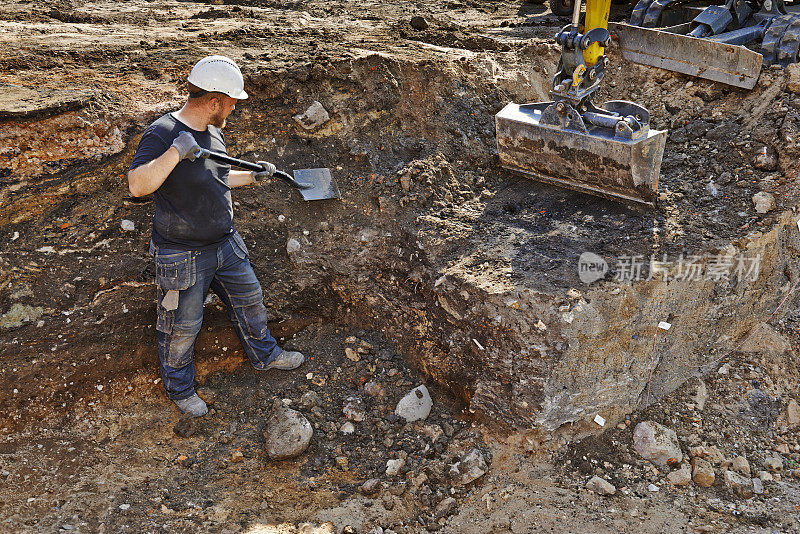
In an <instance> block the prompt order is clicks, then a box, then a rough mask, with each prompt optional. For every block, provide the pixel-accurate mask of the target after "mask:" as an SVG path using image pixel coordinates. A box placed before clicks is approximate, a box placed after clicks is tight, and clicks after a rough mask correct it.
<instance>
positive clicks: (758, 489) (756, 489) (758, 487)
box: [750, 478, 764, 495]
mask: <svg viewBox="0 0 800 534" xmlns="http://www.w3.org/2000/svg"><path fill="white" fill-rule="evenodd" d="M750 482H751V483H752V484H753V494H754V495H763V494H764V483H763V482H762V481H761V479H760V478H753V479H751V481H750Z"/></svg>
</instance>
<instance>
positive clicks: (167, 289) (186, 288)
mask: <svg viewBox="0 0 800 534" xmlns="http://www.w3.org/2000/svg"><path fill="white" fill-rule="evenodd" d="M150 252H151V254H152V255H153V256H154V258H155V263H156V286H157V292H158V319H157V322H156V331H157V332H156V333H157V337H158V356H159V359H160V360H161V378H162V380H163V381H164V389H165V390H166V391H167V397H169V398H170V399H173V400H181V399H185V398H188V397H191V396H192V395H193V394H194V378H195V370H194V343H195V338H196V337H197V334H198V333H199V332H200V328H201V327H202V324H203V304H204V302H205V298H206V294H207V293H208V290H209V288H210V289H211V290H212V291H214V293H216V294H217V296H219V298H220V299H221V300H222V302H223V303H225V306H226V307H227V308H228V314H229V315H230V318H231V321H232V322H233V326H234V328H235V329H236V334H237V335H238V336H239V339H240V340H241V342H242V346H243V347H244V351H245V353H246V354H247V357H248V358H249V359H250V363H251V364H252V365H253V367H255V368H256V369H264V368H266V366H267V365H268V364H269V363H270V362H272V361H273V360H274V359H275V358H277V357H278V356H280V354H281V353H282V352H283V350H282V349H281V348H280V347H278V344H277V342H276V341H275V338H273V337H272V334H270V332H269V328H267V309H266V308H265V307H264V297H263V294H262V291H261V285H260V284H259V283H258V279H256V275H255V273H254V272H253V267H252V266H251V265H250V261H249V260H248V252H247V247H245V244H244V241H243V240H242V237H241V236H240V235H239V233H238V232H234V233H233V234H231V236H230V237H228V238H227V239H226V240H225V241H224V242H223V243H222V244H221V245H220V246H219V247H217V248H212V249H206V250H174V249H167V248H163V247H157V246H155V245H154V244H153V243H151V245H150ZM176 297H177V302H176ZM176 304H177V306H176Z"/></svg>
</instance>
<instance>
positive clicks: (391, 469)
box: [386, 458, 406, 477]
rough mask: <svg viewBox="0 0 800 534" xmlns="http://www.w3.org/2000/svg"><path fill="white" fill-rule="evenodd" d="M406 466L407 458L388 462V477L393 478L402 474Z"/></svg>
mask: <svg viewBox="0 0 800 534" xmlns="http://www.w3.org/2000/svg"><path fill="white" fill-rule="evenodd" d="M404 465H406V460H405V458H397V459H395V460H387V461H386V476H389V477H393V476H397V475H398V474H399V473H400V470H401V469H402V468H403V466H404Z"/></svg>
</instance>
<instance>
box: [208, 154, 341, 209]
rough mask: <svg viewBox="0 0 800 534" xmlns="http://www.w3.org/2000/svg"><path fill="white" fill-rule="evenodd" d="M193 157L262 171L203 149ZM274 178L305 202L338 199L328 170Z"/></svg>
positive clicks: (278, 173)
mask: <svg viewBox="0 0 800 534" xmlns="http://www.w3.org/2000/svg"><path fill="white" fill-rule="evenodd" d="M195 156H196V157H198V158H206V159H210V160H213V161H216V162H218V163H226V164H228V165H232V166H234V167H240V168H242V169H247V170H248V171H255V172H259V171H262V170H264V169H263V168H262V167H261V165H259V164H257V163H252V162H250V161H244V160H242V159H237V158H232V157H231V156H229V155H227V154H221V153H219V152H213V151H211V150H208V149H205V148H201V149H200V150H198V151H197V153H196V154H195ZM274 176H277V177H278V178H280V179H281V180H283V181H284V182H286V183H287V184H289V185H290V186H292V187H294V188H295V189H297V190H298V191H300V194H301V195H303V198H304V199H305V200H325V199H328V198H340V195H339V188H338V187H337V186H336V184H335V183H334V181H333V178H332V177H331V171H330V169H298V170H296V171H294V178H292V177H291V176H289V175H288V174H287V173H285V172H283V171H275V174H274ZM299 180H300V181H299Z"/></svg>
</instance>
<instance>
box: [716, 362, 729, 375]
mask: <svg viewBox="0 0 800 534" xmlns="http://www.w3.org/2000/svg"><path fill="white" fill-rule="evenodd" d="M730 370H731V366H730V365H729V364H727V363H723V364H722V365H721V366H720V368H719V369H717V374H720V375H727V374H728V373H729V372H730Z"/></svg>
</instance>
